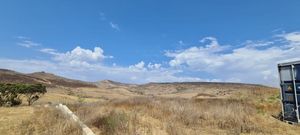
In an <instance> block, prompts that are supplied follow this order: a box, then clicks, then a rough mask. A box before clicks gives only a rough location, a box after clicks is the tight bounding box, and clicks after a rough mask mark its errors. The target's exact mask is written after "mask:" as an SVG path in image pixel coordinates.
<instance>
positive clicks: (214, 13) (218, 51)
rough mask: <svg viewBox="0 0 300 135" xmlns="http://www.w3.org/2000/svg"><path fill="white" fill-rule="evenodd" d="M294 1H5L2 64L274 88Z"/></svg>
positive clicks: (299, 29) (299, 18)
mask: <svg viewBox="0 0 300 135" xmlns="http://www.w3.org/2000/svg"><path fill="white" fill-rule="evenodd" d="M299 7H300V1H298V0H289V1H285V0H272V1H271V0H264V1H261V0H251V1H241V0H226V1H220V0H201V1H199V0H188V1H179V0H164V1H161V0H151V1H150V0H130V1H126V0H122V1H120V0H119V1H116V0H88V1H79V0H72V1H71V0H68V1H67V0H51V1H50V0H48V1H47V0H44V1H41V0H28V1H20V0H19V1H17V0H0V68H5V69H11V70H16V71H19V72H23V73H31V72H38V71H46V72H50V73H54V74H57V75H61V76H64V77H68V78H73V79H79V80H84V81H92V82H94V81H99V80H104V79H110V80H114V81H119V82H124V83H138V84H141V83H148V82H184V81H189V82H192V81H207V82H240V83H255V84H263V85H268V86H278V85H279V84H278V82H279V81H278V73H277V64H278V63H280V62H285V61H291V60H300V57H299V54H300V25H299V24H300V14H299V13H300V8H299Z"/></svg>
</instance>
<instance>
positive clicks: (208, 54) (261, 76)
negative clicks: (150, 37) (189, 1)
mask: <svg viewBox="0 0 300 135" xmlns="http://www.w3.org/2000/svg"><path fill="white" fill-rule="evenodd" d="M277 40H278V39H274V41H265V42H262V41H259V42H255V41H248V42H246V44H245V45H244V46H241V47H237V48H232V49H230V50H228V46H224V45H220V44H219V43H218V41H217V39H216V38H214V37H207V38H204V39H202V40H201V42H202V43H204V42H205V41H209V43H207V44H205V45H202V46H194V47H190V48H187V49H185V50H175V51H168V52H166V54H165V55H166V56H167V57H170V58H171V60H170V62H169V65H170V66H171V67H178V66H184V68H189V69H192V70H196V71H199V72H206V73H210V74H211V75H213V76H215V77H216V78H220V79H221V80H233V81H237V80H238V81H240V82H248V83H260V84H267V85H272V86H276V85H277V82H278V81H277V79H278V77H277V76H278V75H277V69H276V68H277V64H278V63H279V62H281V61H286V60H295V58H299V54H300V43H299V41H300V34H299V33H288V34H284V35H281V39H280V40H278V41H282V40H284V41H287V42H275V41H277ZM271 44H274V45H271ZM261 46H264V48H261Z"/></svg>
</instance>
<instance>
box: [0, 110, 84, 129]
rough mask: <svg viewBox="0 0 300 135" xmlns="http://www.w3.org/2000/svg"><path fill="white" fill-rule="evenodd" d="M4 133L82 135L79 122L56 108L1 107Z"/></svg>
mask: <svg viewBox="0 0 300 135" xmlns="http://www.w3.org/2000/svg"><path fill="white" fill-rule="evenodd" d="M0 116H1V117H0V134H1V135H2V134H3V135H66V134H68V135H81V134H82V133H81V129H80V128H79V127H78V125H77V124H75V123H74V122H72V121H71V120H69V119H68V118H66V117H65V116H64V115H63V114H61V113H60V112H59V111H58V110H56V109H54V108H52V109H51V108H44V107H28V106H24V107H10V108H4V107H1V108H0Z"/></svg>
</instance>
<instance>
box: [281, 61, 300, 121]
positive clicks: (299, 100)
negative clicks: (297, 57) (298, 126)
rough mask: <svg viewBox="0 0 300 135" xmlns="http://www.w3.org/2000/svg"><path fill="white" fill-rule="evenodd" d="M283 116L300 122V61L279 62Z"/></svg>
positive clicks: (288, 119) (286, 119) (287, 119)
mask: <svg viewBox="0 0 300 135" xmlns="http://www.w3.org/2000/svg"><path fill="white" fill-rule="evenodd" d="M278 71H279V78H280V88H281V90H280V94H281V103H282V117H283V119H284V120H285V121H288V122H294V123H299V122H300V119H299V104H300V61H294V62H287V63H280V64H278Z"/></svg>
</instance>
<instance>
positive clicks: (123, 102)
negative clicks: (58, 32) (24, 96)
mask: <svg viewBox="0 0 300 135" xmlns="http://www.w3.org/2000/svg"><path fill="white" fill-rule="evenodd" d="M0 74H1V75H2V77H0V81H1V79H5V77H3V75H5V74H9V77H10V78H16V77H17V78H18V76H22V77H21V79H19V80H18V79H17V82H20V81H21V82H26V81H27V79H28V78H31V77H32V76H34V77H33V78H31V79H29V81H28V82H27V83H31V82H32V81H36V80H38V81H40V80H43V81H44V82H50V83H49V84H48V85H49V86H48V88H47V90H48V92H47V93H46V94H45V95H44V96H42V98H40V99H39V100H38V101H37V102H35V103H34V104H33V106H30V107H29V106H26V104H22V105H21V106H19V107H10V108H8V107H1V108H0V133H1V134H5V135H19V134H22V135H23V134H28V135H39V134H43V135H44V134H45V135H47V134H49V135H50V134H55V135H67V134H70V135H76V134H81V130H80V128H79V127H78V125H77V124H75V123H74V122H72V121H70V120H69V118H67V117H66V116H64V115H63V114H62V113H61V112H60V111H58V110H57V109H55V108H54V107H53V106H54V105H56V104H58V103H63V104H66V105H67V106H68V107H69V108H70V109H71V110H72V111H73V112H74V113H75V114H77V116H78V117H79V118H80V119H81V120H82V121H83V122H84V123H85V124H87V125H88V126H89V127H90V128H91V129H92V130H93V131H94V132H95V133H96V134H97V135H124V134H125V135H126V134H128V135H133V134H134V135H199V134H230V135H231V134H278V135H279V134H280V135H281V134H290V135H294V134H298V133H299V132H300V127H299V126H296V125H290V124H287V123H284V122H282V121H281V120H280V117H279V116H280V112H281V106H280V99H279V90H278V89H276V88H272V87H266V86H261V85H251V84H236V83H204V82H198V83H188V82H187V83H149V84H144V85H129V84H122V83H118V82H113V81H108V80H106V81H102V82H98V83H86V82H81V81H72V80H70V79H65V78H61V77H58V78H57V80H62V79H65V80H64V81H62V82H65V83H66V84H64V83H61V82H60V83H58V81H57V80H55V79H56V77H57V76H55V75H48V74H47V73H38V74H29V75H24V74H21V75H20V74H18V73H15V72H12V73H11V72H9V71H5V73H1V72H0ZM43 75H47V76H46V77H45V78H43ZM49 80H50V81H49ZM10 81H12V80H10ZM4 82H5V81H4ZM73 83H80V85H74V87H69V85H71V84H73ZM77 86H85V87H77ZM86 86H91V87H86ZM44 105H49V107H44Z"/></svg>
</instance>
